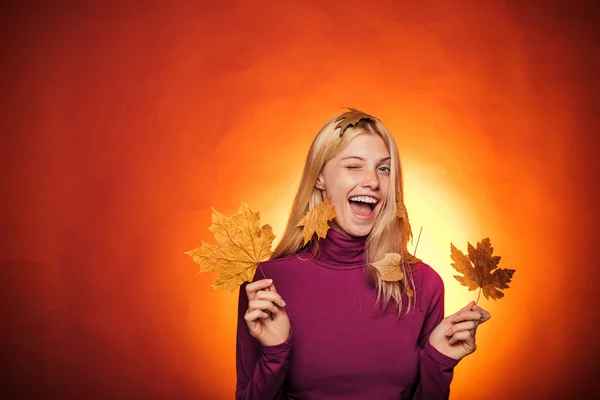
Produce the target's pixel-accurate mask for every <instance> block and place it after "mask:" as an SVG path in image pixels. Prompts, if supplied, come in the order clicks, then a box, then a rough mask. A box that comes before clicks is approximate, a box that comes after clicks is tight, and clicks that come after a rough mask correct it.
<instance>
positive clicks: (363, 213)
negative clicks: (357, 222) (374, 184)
mask: <svg viewBox="0 0 600 400" xmlns="http://www.w3.org/2000/svg"><path fill="white" fill-rule="evenodd" d="M378 202H379V200H377V199H376V198H374V197H370V196H354V197H350V198H349V199H348V203H349V204H350V208H351V209H352V211H353V212H354V214H355V215H356V216H357V217H361V218H369V217H372V216H373V213H374V210H375V207H376V206H377V203H378Z"/></svg>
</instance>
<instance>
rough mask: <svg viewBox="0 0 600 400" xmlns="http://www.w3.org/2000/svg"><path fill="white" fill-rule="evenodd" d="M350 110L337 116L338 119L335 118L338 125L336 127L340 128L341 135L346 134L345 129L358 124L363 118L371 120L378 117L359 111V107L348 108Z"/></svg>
mask: <svg viewBox="0 0 600 400" xmlns="http://www.w3.org/2000/svg"><path fill="white" fill-rule="evenodd" d="M348 110H350V111H346V112H345V113H343V114H341V115H340V116H339V117H337V119H336V120H335V122H336V126H335V128H334V129H338V128H339V129H340V137H342V136H343V135H344V131H346V129H347V128H348V127H350V126H356V124H358V123H359V122H360V121H361V120H363V119H365V120H371V121H375V120H376V118H375V117H373V116H372V115H369V114H367V113H364V112H362V111H358V110H357V109H354V108H348Z"/></svg>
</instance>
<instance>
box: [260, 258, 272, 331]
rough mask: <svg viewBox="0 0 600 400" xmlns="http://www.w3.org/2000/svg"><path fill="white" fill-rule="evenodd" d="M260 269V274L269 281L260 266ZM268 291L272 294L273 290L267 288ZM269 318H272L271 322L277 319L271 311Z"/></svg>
mask: <svg viewBox="0 0 600 400" xmlns="http://www.w3.org/2000/svg"><path fill="white" fill-rule="evenodd" d="M258 269H259V270H260V273H261V274H262V276H263V278H264V279H267V275H265V271H263V269H262V267H261V266H260V264H258ZM267 290H268V291H269V292H270V291H271V288H267ZM269 316H270V317H271V321H273V320H274V319H275V316H273V312H272V311H269Z"/></svg>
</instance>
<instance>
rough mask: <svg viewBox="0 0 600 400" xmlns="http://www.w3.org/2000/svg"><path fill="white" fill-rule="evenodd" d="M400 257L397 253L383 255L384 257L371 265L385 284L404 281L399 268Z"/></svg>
mask: <svg viewBox="0 0 600 400" xmlns="http://www.w3.org/2000/svg"><path fill="white" fill-rule="evenodd" d="M401 261H402V256H401V255H400V254H398V253H385V256H384V257H383V258H382V259H381V260H379V261H377V262H374V263H373V264H372V265H373V266H374V267H375V268H376V269H377V270H378V271H379V273H380V274H381V279H382V280H384V281H386V282H396V281H400V280H402V279H404V274H403V273H402V269H401V268H400V262H401Z"/></svg>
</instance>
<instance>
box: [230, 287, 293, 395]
mask: <svg viewBox="0 0 600 400" xmlns="http://www.w3.org/2000/svg"><path fill="white" fill-rule="evenodd" d="M246 285H247V283H244V284H243V285H242V286H241V287H240V294H239V301H238V321H237V338H236V375H237V383H236V389H235V398H236V400H242V399H243V400H251V399H257V400H258V399H260V400H263V399H264V400H278V399H282V398H283V396H282V392H283V381H284V380H285V376H286V374H287V371H288V368H289V355H290V349H291V338H292V333H291V331H290V336H289V337H288V338H287V340H286V341H285V342H283V343H281V344H278V345H275V346H263V345H261V344H260V343H259V342H258V341H257V340H256V339H255V338H254V337H252V336H251V335H250V332H249V331H248V326H247V325H246V321H245V320H244V315H245V313H246V310H247V309H248V296H247V295H246Z"/></svg>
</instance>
